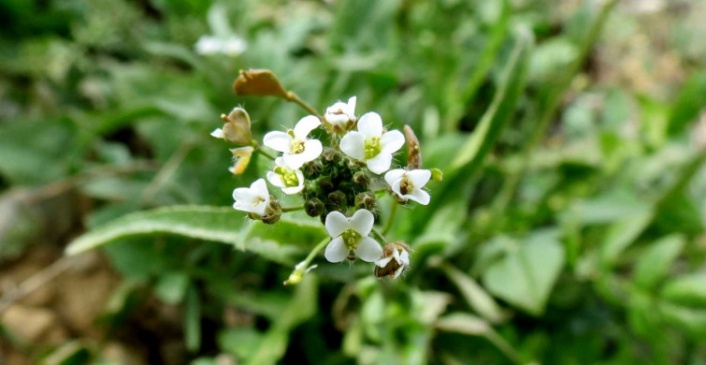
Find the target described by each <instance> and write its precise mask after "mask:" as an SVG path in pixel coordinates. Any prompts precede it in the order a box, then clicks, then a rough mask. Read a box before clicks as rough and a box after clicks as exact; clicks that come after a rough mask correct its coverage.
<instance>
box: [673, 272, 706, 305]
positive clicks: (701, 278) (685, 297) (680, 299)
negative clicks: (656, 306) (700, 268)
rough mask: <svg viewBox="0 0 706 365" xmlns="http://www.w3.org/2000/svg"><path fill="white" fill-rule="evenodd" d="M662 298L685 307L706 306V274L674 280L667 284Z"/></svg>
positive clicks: (685, 276) (696, 274) (690, 275)
mask: <svg viewBox="0 0 706 365" xmlns="http://www.w3.org/2000/svg"><path fill="white" fill-rule="evenodd" d="M662 298H663V299H665V300H668V301H671V302H676V303H679V304H683V305H693V306H706V273H695V274H688V275H684V276H680V277H677V278H674V279H673V280H671V281H669V282H668V283H667V284H665V286H664V288H663V289H662Z"/></svg>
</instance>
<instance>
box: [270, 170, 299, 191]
mask: <svg viewBox="0 0 706 365" xmlns="http://www.w3.org/2000/svg"><path fill="white" fill-rule="evenodd" d="M274 171H275V173H276V174H278V175H279V176H281V177H282V181H284V185H286V186H288V187H291V186H299V178H298V177H297V173H296V172H295V171H294V170H292V169H288V168H286V167H282V166H277V167H275V170H274Z"/></svg>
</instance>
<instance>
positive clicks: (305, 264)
mask: <svg viewBox="0 0 706 365" xmlns="http://www.w3.org/2000/svg"><path fill="white" fill-rule="evenodd" d="M330 241H331V238H330V237H326V238H324V239H323V240H321V242H319V243H318V244H317V245H316V246H314V249H312V250H311V252H309V255H308V256H307V257H306V258H305V259H304V261H302V262H300V263H298V264H297V266H295V267H294V271H292V273H291V274H289V278H287V280H285V281H284V285H296V284H299V282H301V281H302V277H303V276H304V274H306V272H307V271H309V270H311V269H313V268H314V267H311V266H309V264H311V261H313V260H314V257H316V255H318V254H319V252H321V250H323V248H324V247H326V245H327V244H328V243H329V242H330Z"/></svg>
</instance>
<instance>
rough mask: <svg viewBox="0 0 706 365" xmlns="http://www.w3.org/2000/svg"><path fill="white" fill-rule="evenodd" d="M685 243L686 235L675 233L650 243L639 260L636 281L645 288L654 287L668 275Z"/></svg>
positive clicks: (636, 268)
mask: <svg viewBox="0 0 706 365" xmlns="http://www.w3.org/2000/svg"><path fill="white" fill-rule="evenodd" d="M684 244H685V239H684V237H682V236H678V235H673V236H668V237H664V238H662V239H660V240H658V241H656V242H654V243H653V244H652V245H650V247H649V248H648V249H647V250H646V251H645V253H643V254H642V256H640V259H639V260H638V261H637V265H636V267H635V283H636V284H637V285H639V286H641V287H642V288H643V289H645V290H649V289H652V288H654V287H655V285H656V284H657V282H658V281H659V280H660V279H662V278H664V277H665V276H666V275H667V272H668V271H669V268H670V267H671V266H672V263H673V262H674V260H675V259H676V258H677V256H678V255H679V253H680V252H681V250H682V248H683V247H684Z"/></svg>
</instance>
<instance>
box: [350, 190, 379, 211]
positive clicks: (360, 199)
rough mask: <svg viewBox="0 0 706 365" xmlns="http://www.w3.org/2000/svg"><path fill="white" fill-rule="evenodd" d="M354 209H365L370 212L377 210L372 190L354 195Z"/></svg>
mask: <svg viewBox="0 0 706 365" xmlns="http://www.w3.org/2000/svg"><path fill="white" fill-rule="evenodd" d="M355 207H356V209H367V210H369V211H371V212H375V211H377V200H376V199H375V194H374V193H373V192H372V191H366V192H363V193H360V194H358V195H356V196H355Z"/></svg>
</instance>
